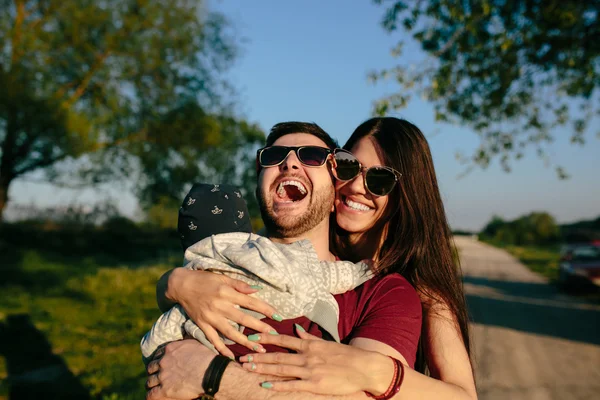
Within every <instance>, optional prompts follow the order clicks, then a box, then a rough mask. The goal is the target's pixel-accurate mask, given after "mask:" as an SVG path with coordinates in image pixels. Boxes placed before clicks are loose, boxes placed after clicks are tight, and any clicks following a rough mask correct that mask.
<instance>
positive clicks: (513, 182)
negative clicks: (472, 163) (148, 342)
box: [9, 0, 600, 229]
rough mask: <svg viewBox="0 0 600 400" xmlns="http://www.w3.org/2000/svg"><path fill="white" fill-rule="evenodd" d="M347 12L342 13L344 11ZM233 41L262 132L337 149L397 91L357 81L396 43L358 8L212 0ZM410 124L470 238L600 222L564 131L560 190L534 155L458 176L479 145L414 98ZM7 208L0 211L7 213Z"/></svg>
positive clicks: (107, 195) (598, 145)
mask: <svg viewBox="0 0 600 400" xmlns="http://www.w3.org/2000/svg"><path fill="white" fill-rule="evenodd" d="M350 4H351V5H350ZM210 7H212V8H214V9H218V10H220V11H223V12H224V13H225V14H226V15H227V16H228V17H229V18H230V20H231V21H232V23H233V26H234V28H235V33H236V35H237V36H238V37H240V38H241V39H242V51H241V54H240V57H239V59H238V60H237V62H236V63H235V65H234V67H233V69H232V70H231V71H230V72H229V73H228V77H229V78H230V81H231V82H232V83H233V85H234V86H235V87H237V89H238V91H239V96H238V103H239V112H240V114H242V115H243V116H244V117H246V118H247V119H249V120H250V121H253V122H256V123H258V124H259V125H260V126H261V127H262V128H263V129H264V130H265V131H268V129H269V128H270V127H271V126H272V125H273V124H275V123H277V122H280V121H287V120H299V121H314V122H316V123H318V124H319V125H320V126H322V127H323V128H324V129H325V130H326V131H328V132H329V133H330V134H332V136H334V137H335V138H337V139H338V141H339V142H340V143H341V144H343V143H344V142H345V140H346V139H347V138H348V137H349V136H350V134H351V133H352V131H353V130H354V128H355V127H356V126H358V125H359V124H360V123H361V122H362V121H363V120H365V119H367V118H369V117H370V113H371V109H372V104H373V101H374V100H376V99H377V98H380V97H382V96H383V95H385V94H389V93H392V92H393V91H394V90H396V89H397V86H395V85H394V84H393V83H391V82H388V83H384V84H377V85H375V86H374V85H372V84H370V83H369V82H368V81H367V73H368V72H369V71H370V70H373V69H379V68H384V67H389V66H392V65H394V63H396V62H398V60H395V59H394V58H392V56H391V54H390V50H391V48H392V46H393V45H394V44H395V43H396V41H397V40H398V39H399V38H400V35H402V34H403V33H402V32H396V33H394V34H393V35H390V34H388V33H386V32H385V31H384V30H383V28H382V27H381V25H380V21H381V18H382V16H383V13H384V8H383V7H380V6H376V5H375V4H373V3H372V2H371V1H370V0H361V1H358V0H357V1H352V2H348V1H343V0H335V1H316V0H307V1H302V2H288V1H274V0H270V1H254V2H246V1H233V0H222V1H215V0H212V2H211V3H210ZM420 56H421V55H420V52H419V50H418V47H416V46H415V45H414V44H413V45H409V46H407V47H405V49H404V55H403V58H402V62H412V61H416V60H418V59H419V57H420ZM394 116H398V117H403V118H406V119H408V120H410V121H411V122H413V123H415V124H416V125H417V126H419V127H420V128H421V130H422V131H423V132H424V133H425V134H426V136H427V138H428V140H429V144H430V146H431V149H432V153H433V158H434V162H435V166H436V171H437V174H438V178H439V181H440V187H441V191H442V196H443V198H444V201H445V205H446V210H447V212H448V218H449V220H450V223H451V225H452V227H453V228H454V229H459V228H460V229H480V228H481V227H483V226H484V224H485V223H486V222H487V221H489V219H490V218H491V216H492V215H493V214H498V215H501V216H503V217H505V218H514V217H517V216H519V215H522V214H524V213H528V212H531V211H537V210H541V211H548V212H550V213H551V214H552V215H554V216H555V217H556V218H557V219H558V221H560V222H569V221H574V220H578V219H587V218H594V217H596V216H598V215H600V201H599V200H600V183H599V182H600V179H598V178H597V176H596V175H597V171H600V157H598V155H599V154H600V140H598V139H596V137H595V136H594V133H595V132H589V134H588V135H587V138H588V143H587V144H586V146H585V147H580V146H571V145H569V144H568V138H569V132H568V131H567V130H564V131H557V132H556V142H555V144H554V145H553V147H552V148H551V154H552V156H553V157H554V160H555V161H556V162H557V163H558V164H560V165H562V166H564V167H565V168H566V169H567V171H568V172H569V173H570V174H571V179H569V180H567V181H560V180H558V178H557V177H556V174H555V172H554V170H553V169H552V168H547V167H545V165H544V163H543V161H542V160H540V159H539V158H537V157H536V156H535V155H530V156H528V157H526V159H524V160H521V161H519V162H518V163H515V164H514V165H513V166H514V169H513V172H512V173H509V174H507V173H505V172H503V171H502V170H501V168H500V167H499V165H498V164H497V163H495V164H493V165H492V166H490V167H489V168H488V169H486V170H481V169H476V170H475V171H473V172H471V173H470V174H469V175H467V176H466V177H463V178H461V179H458V176H459V175H460V174H461V172H462V171H463V166H461V165H460V164H459V163H458V162H457V161H456V160H455V157H454V155H455V152H456V151H457V150H461V151H464V152H465V153H466V154H470V152H471V151H472V150H473V149H475V148H476V147H477V146H478V144H479V139H478V138H477V136H476V135H475V134H474V133H473V132H472V131H470V130H469V129H467V128H464V127H460V126H448V125H441V124H436V123H434V121H433V111H432V107H431V106H430V105H429V104H427V103H424V102H422V101H421V100H420V99H413V101H412V102H411V103H410V104H409V106H408V107H407V108H406V109H404V110H402V111H401V112H398V113H396V114H394ZM10 196H11V200H12V201H13V202H14V204H29V203H35V204H40V205H49V204H72V203H92V202H95V201H97V200H104V199H113V200H115V199H118V200H119V203H120V208H121V209H122V210H123V212H124V213H126V214H128V215H136V207H137V206H136V201H135V199H134V198H133V196H132V195H130V194H126V193H123V191H121V190H118V191H117V190H114V189H113V190H111V189H102V190H91V189H87V190H77V191H74V190H62V189H57V188H53V187H51V186H50V185H42V184H33V183H27V182H17V183H15V184H14V185H13V187H12V188H11V193H10ZM9 207H10V206H9Z"/></svg>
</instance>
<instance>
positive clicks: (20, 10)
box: [10, 0, 26, 66]
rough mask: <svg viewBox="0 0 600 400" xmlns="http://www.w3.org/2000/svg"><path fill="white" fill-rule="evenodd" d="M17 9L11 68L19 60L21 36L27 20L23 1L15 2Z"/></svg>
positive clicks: (16, 0) (17, 0)
mask: <svg viewBox="0 0 600 400" xmlns="http://www.w3.org/2000/svg"><path fill="white" fill-rule="evenodd" d="M15 7H16V9H17V16H16V18H15V28H14V29H15V30H14V32H13V37H12V43H11V46H10V47H11V49H12V54H11V57H10V63H11V66H13V65H15V64H16V63H17V61H18V59H19V56H20V54H19V50H21V49H22V47H21V43H20V42H21V34H22V33H23V21H24V20H25V16H26V15H25V2H24V1H23V0H15Z"/></svg>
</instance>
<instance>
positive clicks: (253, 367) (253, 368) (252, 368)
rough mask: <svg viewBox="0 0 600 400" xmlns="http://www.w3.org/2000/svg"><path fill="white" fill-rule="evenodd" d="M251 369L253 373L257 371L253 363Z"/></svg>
mask: <svg viewBox="0 0 600 400" xmlns="http://www.w3.org/2000/svg"><path fill="white" fill-rule="evenodd" d="M250 369H251V370H252V371H254V370H256V364H254V363H252V364H251V365H250Z"/></svg>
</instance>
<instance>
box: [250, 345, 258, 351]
mask: <svg viewBox="0 0 600 400" xmlns="http://www.w3.org/2000/svg"><path fill="white" fill-rule="evenodd" d="M259 348H260V346H259V345H257V344H255V345H254V346H252V350H254V351H258V349H259Z"/></svg>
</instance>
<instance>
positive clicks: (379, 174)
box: [333, 149, 402, 196]
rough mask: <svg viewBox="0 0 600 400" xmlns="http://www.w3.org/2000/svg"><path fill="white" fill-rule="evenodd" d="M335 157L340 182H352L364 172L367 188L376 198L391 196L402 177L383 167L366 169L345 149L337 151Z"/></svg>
mask: <svg viewBox="0 0 600 400" xmlns="http://www.w3.org/2000/svg"><path fill="white" fill-rule="evenodd" d="M333 157H334V159H335V164H336V165H335V168H334V169H333V174H334V176H335V177H336V178H337V179H338V180H340V181H351V180H352V179H354V178H356V177H357V176H358V175H359V174H360V173H361V172H362V173H363V177H364V179H365V187H366V188H367V190H368V191H369V192H370V193H371V194H372V195H374V196H385V195H387V194H389V193H390V192H391V191H392V189H394V186H396V182H398V178H400V177H401V176H402V174H401V173H400V172H398V171H396V170H395V169H394V168H390V167H385V166H383V165H377V166H374V167H370V168H365V167H363V166H362V164H361V163H360V162H359V161H358V160H357V159H356V157H354V154H352V153H350V152H349V151H347V150H344V149H335V150H334V152H333Z"/></svg>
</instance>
